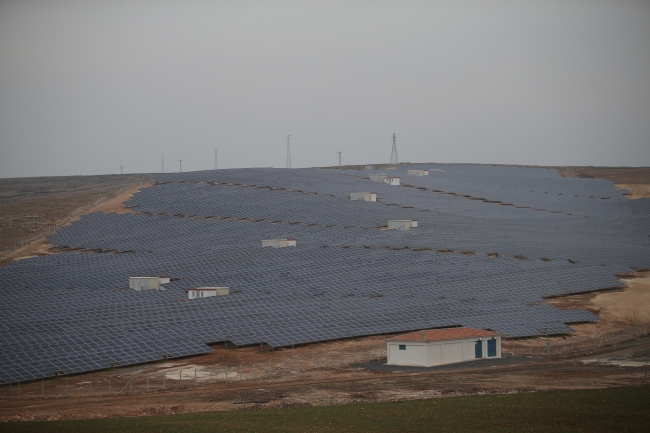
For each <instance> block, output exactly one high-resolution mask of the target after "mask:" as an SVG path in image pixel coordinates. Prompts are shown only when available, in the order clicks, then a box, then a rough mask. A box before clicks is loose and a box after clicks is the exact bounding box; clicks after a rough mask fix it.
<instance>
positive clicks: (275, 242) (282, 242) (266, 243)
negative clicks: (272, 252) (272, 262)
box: [262, 238, 296, 248]
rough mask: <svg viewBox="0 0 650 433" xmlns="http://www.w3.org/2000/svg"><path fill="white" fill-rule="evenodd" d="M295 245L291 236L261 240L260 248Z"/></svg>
mask: <svg viewBox="0 0 650 433" xmlns="http://www.w3.org/2000/svg"><path fill="white" fill-rule="evenodd" d="M295 246H296V240H295V239H293V238H288V239H264V240H262V248H264V247H273V248H284V247H295Z"/></svg>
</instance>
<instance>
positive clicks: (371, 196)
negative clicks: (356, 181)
mask: <svg viewBox="0 0 650 433" xmlns="http://www.w3.org/2000/svg"><path fill="white" fill-rule="evenodd" d="M350 200H363V201H377V193H374V192H351V193H350Z"/></svg>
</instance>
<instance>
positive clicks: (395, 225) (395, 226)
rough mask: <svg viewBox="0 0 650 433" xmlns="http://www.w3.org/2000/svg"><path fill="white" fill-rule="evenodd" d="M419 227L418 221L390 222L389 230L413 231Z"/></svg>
mask: <svg viewBox="0 0 650 433" xmlns="http://www.w3.org/2000/svg"><path fill="white" fill-rule="evenodd" d="M417 226H418V221H417V220H388V230H411V229H412V228H415V227H417Z"/></svg>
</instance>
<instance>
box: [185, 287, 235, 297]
mask: <svg viewBox="0 0 650 433" xmlns="http://www.w3.org/2000/svg"><path fill="white" fill-rule="evenodd" d="M229 293H230V288H228V287H198V288H196V289H187V298H188V299H197V298H209V297H210V296H223V295H227V294H229Z"/></svg>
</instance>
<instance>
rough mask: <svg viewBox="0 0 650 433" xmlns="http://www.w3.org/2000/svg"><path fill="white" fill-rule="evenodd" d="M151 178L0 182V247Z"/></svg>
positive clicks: (42, 178) (12, 180) (56, 177)
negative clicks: (103, 197) (90, 203)
mask: <svg viewBox="0 0 650 433" xmlns="http://www.w3.org/2000/svg"><path fill="white" fill-rule="evenodd" d="M147 177H149V176H148V175H142V174H137V175H102V176H53V177H32V178H9V179H0V248H2V247H6V246H9V245H11V244H12V243H14V242H16V241H20V240H22V239H24V238H25V237H27V236H29V235H30V234H32V233H33V232H35V231H37V230H38V229H40V228H43V227H46V226H50V225H55V224H57V223H59V222H60V221H62V220H63V219H65V217H66V216H67V215H68V214H69V213H70V212H72V211H74V210H75V209H77V208H79V207H81V206H82V205H84V204H86V203H89V202H91V201H92V200H94V199H96V198H97V197H99V196H100V195H102V194H104V193H106V192H108V191H113V190H116V189H117V188H119V187H120V186H121V185H125V184H127V183H129V182H132V181H135V180H139V179H142V178H147Z"/></svg>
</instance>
